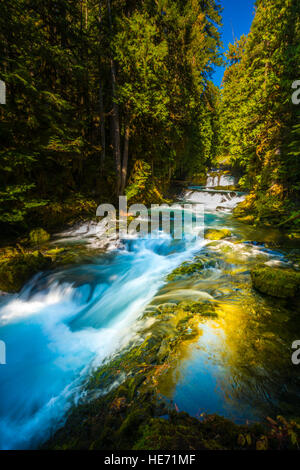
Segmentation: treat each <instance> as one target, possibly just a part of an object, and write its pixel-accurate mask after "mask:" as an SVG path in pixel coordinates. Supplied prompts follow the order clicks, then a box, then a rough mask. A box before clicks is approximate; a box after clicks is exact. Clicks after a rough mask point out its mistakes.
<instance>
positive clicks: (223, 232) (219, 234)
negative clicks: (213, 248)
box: [204, 228, 231, 240]
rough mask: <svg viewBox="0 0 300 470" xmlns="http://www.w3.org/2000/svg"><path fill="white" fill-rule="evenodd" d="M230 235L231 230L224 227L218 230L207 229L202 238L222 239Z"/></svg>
mask: <svg viewBox="0 0 300 470" xmlns="http://www.w3.org/2000/svg"><path fill="white" fill-rule="evenodd" d="M228 237H231V231H230V230H228V229H226V228H224V229H220V230H212V229H211V230H207V231H206V232H205V236H204V238H206V239H207V240H223V238H228Z"/></svg>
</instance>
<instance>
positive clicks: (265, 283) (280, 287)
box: [251, 266, 300, 298]
mask: <svg viewBox="0 0 300 470" xmlns="http://www.w3.org/2000/svg"><path fill="white" fill-rule="evenodd" d="M251 279H252V284H253V287H254V288H255V289H256V290H258V291H259V292H261V293H263V294H268V295H271V296H273V297H279V298H288V297H295V296H296V295H299V294H300V272H297V271H294V270H292V269H282V268H273V267H268V266H258V267H256V268H254V269H252V271H251Z"/></svg>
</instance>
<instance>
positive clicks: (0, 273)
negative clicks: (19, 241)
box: [0, 251, 52, 292]
mask: <svg viewBox="0 0 300 470" xmlns="http://www.w3.org/2000/svg"><path fill="white" fill-rule="evenodd" d="M51 264H52V260H51V258H50V257H49V256H44V255H42V253H40V252H38V251H35V252H33V253H20V254H18V255H17V256H14V257H13V258H12V259H10V260H9V261H4V262H2V263H1V264H0V290H3V291H5V292H18V291H19V290H20V289H21V288H22V287H23V285H24V284H25V282H26V281H28V280H29V279H30V278H31V277H32V276H34V275H35V274H37V273H38V272H39V271H43V270H45V269H49V268H50V267H51Z"/></svg>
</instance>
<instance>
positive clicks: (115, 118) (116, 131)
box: [107, 0, 121, 195]
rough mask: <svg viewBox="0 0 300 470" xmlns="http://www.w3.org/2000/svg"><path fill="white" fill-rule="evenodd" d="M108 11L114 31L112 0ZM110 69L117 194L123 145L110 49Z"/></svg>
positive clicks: (108, 2) (119, 187) (113, 65)
mask: <svg viewBox="0 0 300 470" xmlns="http://www.w3.org/2000/svg"><path fill="white" fill-rule="evenodd" d="M107 11H108V19H109V27H110V32H111V33H112V17H111V7H110V0H107ZM110 70H111V82H112V104H113V113H112V120H113V148H114V155H115V161H116V172H117V184H116V191H117V195H119V194H120V189H121V146H120V117H119V106H118V103H117V93H116V84H117V78H116V67H115V62H114V59H113V55H112V51H111V50H110Z"/></svg>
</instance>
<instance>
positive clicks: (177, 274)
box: [167, 260, 204, 281]
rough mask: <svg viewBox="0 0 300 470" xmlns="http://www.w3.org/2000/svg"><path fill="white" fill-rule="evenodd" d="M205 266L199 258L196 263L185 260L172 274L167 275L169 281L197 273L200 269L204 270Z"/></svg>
mask: <svg viewBox="0 0 300 470" xmlns="http://www.w3.org/2000/svg"><path fill="white" fill-rule="evenodd" d="M203 268H204V263H203V262H202V261H201V260H199V261H197V262H196V263H194V262H185V263H183V264H182V265H181V266H179V267H178V268H176V269H174V271H172V273H171V274H169V276H168V277H167V280H168V281H174V280H176V279H179V278H181V277H185V276H188V275H191V274H195V273H197V272H199V271H202V269H203Z"/></svg>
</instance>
